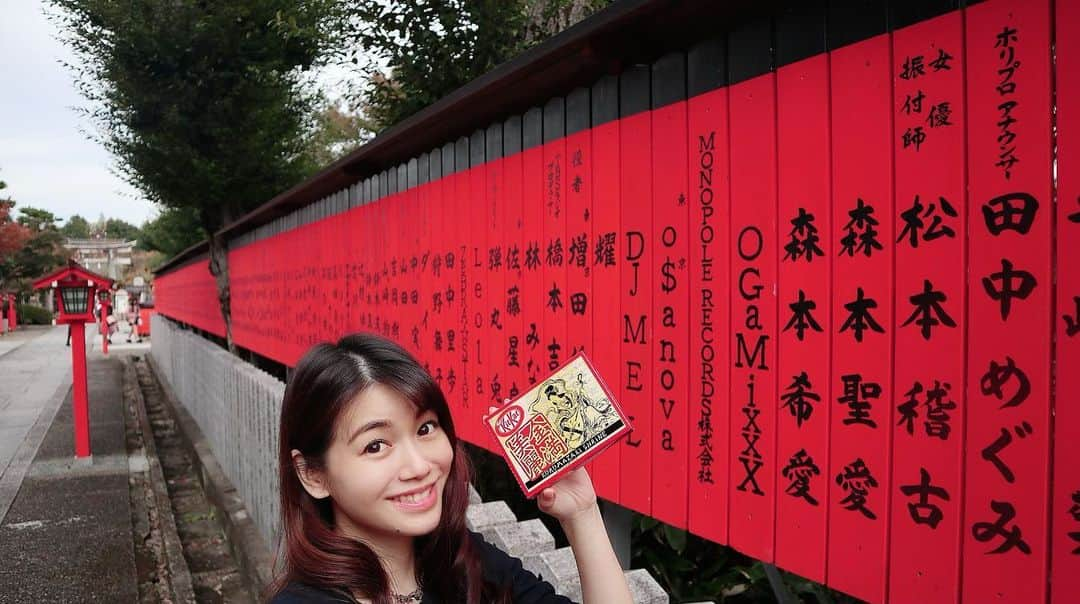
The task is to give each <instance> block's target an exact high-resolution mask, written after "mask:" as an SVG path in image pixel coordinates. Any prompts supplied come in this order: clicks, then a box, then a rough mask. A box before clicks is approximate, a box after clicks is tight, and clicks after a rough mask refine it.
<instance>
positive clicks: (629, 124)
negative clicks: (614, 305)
mask: <svg viewBox="0 0 1080 604" xmlns="http://www.w3.org/2000/svg"><path fill="white" fill-rule="evenodd" d="M651 117H652V116H651V114H650V113H649V112H647V111H646V112H641V113H638V114H635V115H631V116H629V117H624V118H622V119H620V120H619V139H620V140H619V143H620V146H619V151H620V157H619V165H620V167H621V171H620V174H619V176H620V185H619V190H620V192H621V193H622V194H621V196H620V204H621V207H620V221H621V227H622V237H623V241H622V243H623V245H625V250H624V251H625V256H623V258H622V260H623V262H622V273H621V281H622V290H621V292H622V296H621V302H620V305H621V308H622V312H621V315H622V326H621V328H620V331H621V342H622V362H623V367H622V369H621V370H620V371H619V392H620V396H621V398H622V405H623V409H624V410H625V411H626V414H627V416H628V417H629V419H630V424H631V425H632V426H633V427H634V429H633V431H631V432H630V434H629V435H628V436H627V437H626V439H624V440H623V441H622V447H623V450H622V452H621V460H620V472H621V476H622V479H621V484H620V486H619V499H620V503H621V504H622V505H624V506H626V507H628V508H630V509H632V510H634V511H637V512H640V513H642V514H646V515H648V514H651V513H652V468H651V459H650V456H651V452H652V443H651V442H650V441H651V439H652V437H653V433H652V421H651V419H652V418H651V413H652V370H653V363H652V354H651V348H650V347H651V345H652V341H653V330H652V317H651V313H652V271H650V270H649V269H650V268H651V267H652V249H651V242H652V241H653V236H652V210H651V208H650V197H651V192H652V169H651V158H650V154H649V148H650V145H651V140H650V138H651V136H650V135H651V132H650V124H651Z"/></svg>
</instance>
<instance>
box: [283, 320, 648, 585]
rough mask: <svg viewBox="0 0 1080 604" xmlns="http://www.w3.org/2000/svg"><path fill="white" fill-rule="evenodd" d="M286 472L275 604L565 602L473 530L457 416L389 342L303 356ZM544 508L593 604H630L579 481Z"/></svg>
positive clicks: (556, 489)
mask: <svg viewBox="0 0 1080 604" xmlns="http://www.w3.org/2000/svg"><path fill="white" fill-rule="evenodd" d="M278 460H279V464H280V468H279V472H280V481H281V509H282V527H283V539H284V548H283V549H284V560H283V564H282V565H281V569H282V572H281V573H280V574H279V576H278V577H277V578H276V580H275V582H274V585H273V586H272V588H271V595H272V600H271V602H272V603H273V604H291V603H297V602H343V601H344V602H372V603H376V604H383V603H387V604H389V603H391V602H401V603H404V602H421V603H425V604H432V603H437V602H468V603H469V604H476V603H479V602H485V603H486V602H514V603H536V604H547V603H560V602H568V600H567V599H566V598H563V597H562V596H557V595H556V594H555V592H554V589H553V588H552V587H551V585H550V584H548V583H546V582H544V581H541V580H540V579H538V578H537V577H536V576H535V575H533V574H531V573H529V572H528V571H526V570H524V569H523V568H522V565H521V561H520V560H518V559H516V558H512V557H510V556H509V555H507V554H506V553H504V552H502V551H500V550H498V549H497V548H495V547H494V546H492V545H490V544H488V543H487V542H485V541H484V540H483V538H482V537H480V536H479V535H478V534H476V533H472V532H470V531H467V530H466V528H465V508H466V506H467V505H468V490H467V489H468V484H469V477H470V468H469V465H468V457H467V456H466V455H465V453H464V450H463V449H462V445H461V444H459V442H458V439H457V435H456V433H455V431H454V425H453V421H452V418H451V416H450V409H449V406H448V405H447V402H446V399H445V397H444V396H443V393H442V391H441V390H440V389H439V387H438V386H437V385H436V384H435V382H434V380H432V378H431V376H429V375H428V374H427V372H425V371H424V369H423V368H422V367H421V366H420V364H419V363H417V361H416V360H415V359H414V358H413V357H411V356H410V355H409V354H408V353H407V352H406V351H404V350H403V349H401V348H400V347H399V346H398V345H396V344H394V343H393V342H391V341H389V340H385V339H383V338H380V337H378V336H373V335H368V334H356V335H351V336H347V337H345V338H342V339H341V340H340V341H338V342H337V343H336V344H328V343H327V344H319V345H316V346H315V347H313V348H312V349H311V350H310V351H308V353H307V354H306V355H305V356H304V358H303V359H301V361H300V363H299V364H298V365H297V367H296V372H295V373H294V374H293V378H292V380H291V381H290V382H289V385H288V387H287V388H286V390H285V398H284V402H283V408H282V412H281V427H280V444H279V457H278ZM539 503H540V507H541V509H542V510H543V511H545V512H547V513H549V514H551V515H553V516H555V517H556V518H557V519H558V520H559V521H560V522H561V523H562V524H563V528H564V529H565V531H566V533H567V537H568V539H569V540H570V544H571V547H573V548H574V553H575V556H576V558H577V560H578V569H579V572H580V574H581V579H582V588H583V593H584V594H585V601H586V602H589V603H592V602H600V601H604V602H630V594H629V590H628V588H627V586H626V581H625V579H624V578H623V575H622V571H621V569H620V568H619V566H618V562H617V560H616V558H615V555H614V552H613V551H612V549H611V543H610V542H609V541H608V539H607V535H606V533H605V532H604V528H603V523H602V521H601V520H600V515H599V510H598V508H597V506H596V494H595V492H594V491H593V489H592V483H591V482H590V481H589V478H588V475H587V474H585V473H584V470H579V471H577V472H575V473H571V474H570V475H569V476H567V477H566V478H565V479H564V480H563V481H561V482H560V483H557V484H555V485H554V486H553V487H551V488H549V489H547V490H545V491H544V492H543V493H541V496H540V502H539ZM590 588H591V589H590ZM590 592H591V593H590ZM601 594H602V595H603V598H602V600H601V597H600V595H601Z"/></svg>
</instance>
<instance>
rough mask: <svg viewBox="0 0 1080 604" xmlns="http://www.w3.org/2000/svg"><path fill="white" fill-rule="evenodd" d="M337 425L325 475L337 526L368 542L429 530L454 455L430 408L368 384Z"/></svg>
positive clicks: (436, 518)
mask: <svg viewBox="0 0 1080 604" xmlns="http://www.w3.org/2000/svg"><path fill="white" fill-rule="evenodd" d="M337 424H338V425H337V426H336V427H335V433H334V438H333V441H332V442H331V444H330V447H329V449H328V450H327V453H326V466H325V467H326V476H325V478H326V488H327V491H328V492H329V495H330V498H331V502H332V504H333V507H334V517H335V523H336V524H337V527H338V530H340V531H342V532H344V533H345V534H350V535H353V536H355V537H360V538H362V539H367V540H374V541H376V542H377V541H378V540H379V538H380V537H384V536H395V537H400V536H410V537H418V536H421V535H426V534H428V533H430V532H432V531H433V530H435V528H436V527H437V526H438V524H439V519H440V518H441V516H442V500H443V489H444V488H445V486H446V478H447V476H448V475H449V474H450V464H451V462H453V460H454V450H453V447H451V445H450V439H449V438H448V437H447V435H446V432H444V431H443V429H442V427H441V426H440V425H439V421H438V416H437V415H436V414H435V412H434V411H430V410H429V411H423V412H421V411H419V410H418V408H417V407H416V406H415V405H414V404H413V403H412V402H410V401H409V400H408V399H406V398H405V397H403V396H402V395H401V394H399V393H398V392H397V391H396V390H394V389H392V388H389V387H387V386H383V385H381V384H375V385H373V386H371V387H369V388H367V389H365V390H364V391H363V392H361V393H360V395H358V396H357V397H356V398H355V399H353V400H352V402H350V403H349V405H348V407H347V408H346V409H345V412H344V413H343V414H342V416H341V418H339V420H338V422H337Z"/></svg>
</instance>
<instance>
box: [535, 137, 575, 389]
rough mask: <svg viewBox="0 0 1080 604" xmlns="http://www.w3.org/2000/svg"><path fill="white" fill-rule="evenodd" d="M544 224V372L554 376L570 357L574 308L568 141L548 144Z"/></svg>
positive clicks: (543, 149) (544, 190) (542, 251)
mask: <svg viewBox="0 0 1080 604" xmlns="http://www.w3.org/2000/svg"><path fill="white" fill-rule="evenodd" d="M541 152H542V153H543V156H544V181H543V195H544V197H543V200H544V208H543V210H544V223H543V229H544V230H543V239H541V245H542V246H543V248H542V249H541V257H542V259H543V265H544V266H543V270H542V271H541V273H542V275H543V285H544V296H543V300H544V304H545V307H544V311H543V312H544V314H543V317H544V318H543V321H544V329H543V334H544V338H543V340H541V343H540V344H541V348H542V349H543V350H542V356H543V359H544V371H543V373H550V372H552V371H554V370H555V369H557V368H558V367H559V366H560V365H562V364H563V363H564V362H565V360H566V359H568V358H569V352H570V347H569V344H568V342H567V337H566V333H567V332H566V316H567V315H568V314H569V311H568V310H567V308H568V307H569V305H570V301H569V296H570V294H569V292H568V289H567V283H566V253H567V247H568V246H567V232H566V139H565V138H558V139H556V140H553V141H549V142H547V143H544V145H543V147H542V151H541Z"/></svg>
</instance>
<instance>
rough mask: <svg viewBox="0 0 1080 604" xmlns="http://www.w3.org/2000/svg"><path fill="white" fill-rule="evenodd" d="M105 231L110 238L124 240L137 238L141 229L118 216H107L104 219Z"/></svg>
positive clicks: (140, 234) (139, 236)
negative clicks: (107, 217) (106, 218)
mask: <svg viewBox="0 0 1080 604" xmlns="http://www.w3.org/2000/svg"><path fill="white" fill-rule="evenodd" d="M105 233H106V234H107V236H108V237H109V238H110V239H124V240H126V241H132V240H137V239H139V238H141V237H142V231H141V230H139V227H137V226H135V225H133V224H131V223H130V222H125V221H123V220H120V219H119V218H109V219H108V220H106V221H105Z"/></svg>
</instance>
